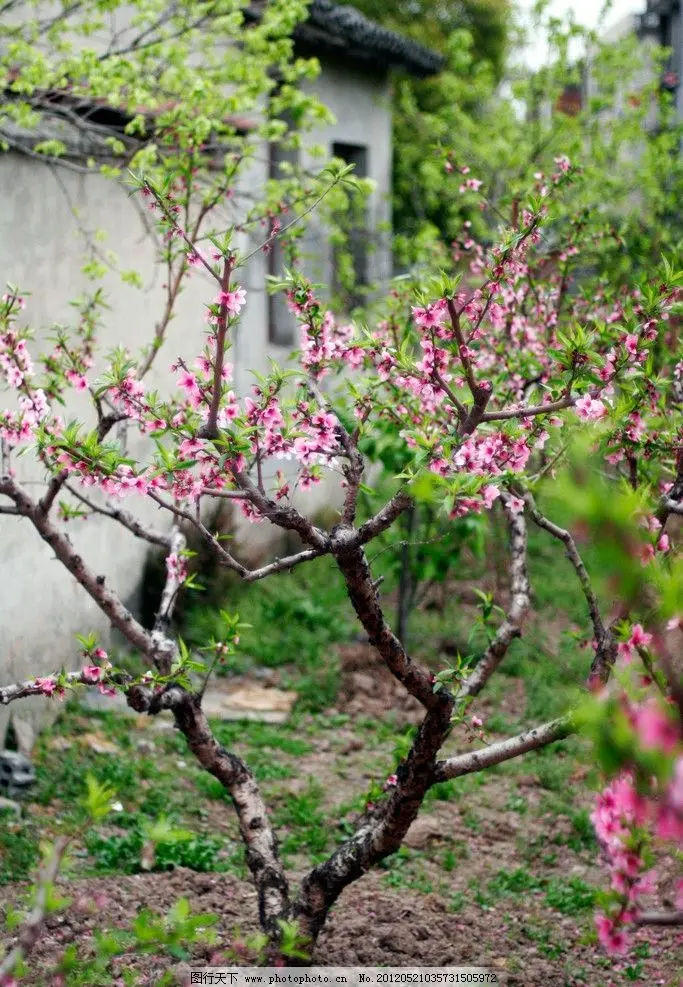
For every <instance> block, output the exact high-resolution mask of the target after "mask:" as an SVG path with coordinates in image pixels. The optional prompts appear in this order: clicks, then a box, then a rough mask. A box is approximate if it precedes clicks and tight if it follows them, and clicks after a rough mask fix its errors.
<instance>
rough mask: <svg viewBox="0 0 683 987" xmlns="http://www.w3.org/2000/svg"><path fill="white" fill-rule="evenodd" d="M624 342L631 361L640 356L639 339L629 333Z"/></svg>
mask: <svg viewBox="0 0 683 987" xmlns="http://www.w3.org/2000/svg"><path fill="white" fill-rule="evenodd" d="M622 342H623V344H624V349H625V350H626V352H627V353H628V355H629V359H631V360H634V359H635V358H636V357H637V356H638V337H637V336H634V335H633V334H632V333H629V334H628V335H626V336H624V337H623V339H622Z"/></svg>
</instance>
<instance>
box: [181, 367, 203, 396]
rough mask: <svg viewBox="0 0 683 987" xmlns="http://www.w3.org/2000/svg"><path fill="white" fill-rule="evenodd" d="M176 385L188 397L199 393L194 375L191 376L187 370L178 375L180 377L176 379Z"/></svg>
mask: <svg viewBox="0 0 683 987" xmlns="http://www.w3.org/2000/svg"><path fill="white" fill-rule="evenodd" d="M177 384H178V387H180V388H181V390H183V391H185V393H186V394H187V395H189V396H194V395H195V394H198V393H199V384H198V383H197V378H196V377H195V375H194V374H191V373H190V372H189V370H186V371H185V372H184V373H182V374H181V375H180V377H178V380H177Z"/></svg>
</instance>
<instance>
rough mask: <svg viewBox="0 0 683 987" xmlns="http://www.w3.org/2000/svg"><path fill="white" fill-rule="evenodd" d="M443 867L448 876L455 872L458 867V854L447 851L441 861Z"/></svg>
mask: <svg viewBox="0 0 683 987" xmlns="http://www.w3.org/2000/svg"><path fill="white" fill-rule="evenodd" d="M441 866H442V867H443V869H444V870H445V871H446V873H447V874H450V873H451V872H452V871H454V870H455V868H456V867H457V866H458V858H457V856H456V854H455V853H454V852H453V850H446V852H445V853H444V855H443V859H442V861H441Z"/></svg>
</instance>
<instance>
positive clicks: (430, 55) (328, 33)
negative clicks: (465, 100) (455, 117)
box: [248, 0, 444, 77]
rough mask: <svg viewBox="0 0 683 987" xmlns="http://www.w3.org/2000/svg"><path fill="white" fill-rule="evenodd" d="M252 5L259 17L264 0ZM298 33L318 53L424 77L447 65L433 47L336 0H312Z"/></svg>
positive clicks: (297, 37)
mask: <svg viewBox="0 0 683 987" xmlns="http://www.w3.org/2000/svg"><path fill="white" fill-rule="evenodd" d="M378 2H381V0H378ZM248 9H249V12H250V13H251V16H253V17H258V16H259V13H260V10H262V9H263V0H255V2H254V3H252V4H251V5H250V8H248ZM294 37H295V39H296V40H297V41H298V42H299V43H300V44H301V45H303V46H305V47H306V48H308V49H311V50H312V51H313V52H314V53H320V54H326V53H327V54H338V55H340V56H341V57H344V58H348V59H352V60H354V61H361V62H365V63H371V64H374V65H379V66H381V67H382V68H389V69H398V70H400V71H403V72H408V73H410V74H411V75H416V76H420V77H422V76H427V75H435V74H436V73H437V72H440V71H441V69H442V68H443V65H444V59H443V57H442V56H441V55H439V54H437V53H436V52H435V51H432V50H431V49H430V48H426V47H425V46H424V45H421V44H418V43H417V42H416V41H412V40H410V38H406V37H404V36H403V35H402V34H397V33H396V32H395V31H390V30H388V29H387V28H385V27H381V26H380V25H379V24H376V23H375V22H374V21H371V20H368V18H367V17H365V16H364V15H363V14H361V12H360V11H359V10H356V8H355V7H348V6H346V5H345V4H338V3H333V0H311V4H310V6H309V8H308V17H307V19H306V20H305V21H304V22H303V23H302V24H299V25H298V26H297V28H296V30H295V31H294Z"/></svg>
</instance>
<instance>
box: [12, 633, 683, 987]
mask: <svg viewBox="0 0 683 987" xmlns="http://www.w3.org/2000/svg"><path fill="white" fill-rule="evenodd" d="M340 659H341V669H342V686H341V690H340V696H339V701H338V709H339V710H341V711H344V712H347V713H349V714H351V715H352V716H354V717H355V716H356V715H362V716H386V714H387V712H389V711H390V712H392V713H393V714H394V715H396V717H397V719H398V720H399V722H401V721H402V722H405V723H410V722H414V721H415V719H416V712H417V711H416V709H415V708H414V707H413V701H412V700H410V699H408V700H406V698H405V696H404V694H403V692H402V690H401V689H400V687H399V688H397V687H396V685H395V683H394V681H393V679H392V678H391V676H389V675H388V673H385V670H384V668H383V666H379V665H378V663H377V660H376V658H375V656H374V652H373V650H372V649H370V648H369V647H368V646H367V645H365V644H357V645H349V646H346V647H345V648H343V649H342V650H341V655H340ZM509 685H510V688H509V689H508V690H507V693H506V695H505V698H504V705H505V707H506V708H509V710H510V711H511V712H512V711H514V710H517V711H519V710H520V709H522V708H523V707H524V705H525V695H524V689H523V686H522V684H521V683H519V682H515V680H510V683H509ZM373 704H374V705H373ZM480 706H481V710H482V711H483V710H485V709H486V704H485V703H482V704H480ZM459 729H460V728H459ZM153 733H154V731H153V730H145V734H146V736H148V737H150V740H149V741H146V743H148V745H149V744H151V745H152V746H153V745H154V743H155V740H154V738H153ZM455 733H456V735H455V737H454V738H453V739H452V740H451V741H450V742H449V747H450V745H451V743H453V744H457V746H459V747H460V749H463V748H466V742H465V737H464V736H463V735H459V733H458V731H456V732H455ZM492 739H493V738H492ZM377 755H378V751H377V750H375V749H374V748H373V740H372V738H371V737H369V736H368V737H366V736H365V734H364V732H363V731H362V730H358V729H355V728H354V724H353V723H350V724H347V725H346V726H345V727H342V728H341V729H339V730H338V731H337V732H336V733H335V734H334V735H333V736H329V735H326V736H320V737H318V738H316V742H315V746H314V750H312V751H311V752H310V753H309V754H307V755H304V756H302V757H297V759H296V766H297V776H296V777H294V778H291V779H288V780H286V781H284V782H278V786H279V792H278V795H279V797H280V798H286V796H287V793H288V792H290V793H294V792H296V791H299V790H300V789H301V787H302V786H305V784H306V779H307V777H308V776H313V777H315V778H316V779H318V780H319V781H320V782H321V784H322V786H323V789H324V790H325V803H326V808H328V809H329V810H330V814H329V818H331V819H334V818H338V816H336V817H335V814H334V806H335V805H338V804H340V803H341V801H342V800H344V799H348V798H349V797H351V796H352V795H354V794H357V792H358V790H359V788H361V789H362V788H363V787H364V786H365V780H364V779H368V778H374V777H376V767H375V766H374V765H375V764H376V761H377ZM277 756H278V757H279V756H280V755H279V754H278V755H277ZM559 756H562V755H559ZM527 770H528V774H524V773H522V772H524V771H527ZM584 775H585V768H583V767H582V765H581V764H579V763H577V765H576V770H574V771H572V773H571V775H570V784H571V785H572V787H573V786H574V785H575V786H576V789H575V792H576V807H577V809H578V808H581V807H585V806H588V805H589V804H590V801H591V796H590V793H589V792H588V791H587V789H586V787H585V786H584V785H583V784H582V782H583V778H584ZM179 780H180V779H179ZM465 780H466V781H468V782H471V787H468V788H465V789H464V791H463V794H461V795H459V796H458V798H457V799H455V800H450V801H438V800H432V801H430V802H429V804H428V805H426V806H425V810H424V813H423V815H422V816H421V817H420V819H419V820H418V822H417V823H416V825H415V827H414V829H413V830H411V833H410V834H409V839H408V841H407V843H408V846H409V847H410V848H411V850H410V856H408V857H406V858H404V860H402V861H399V864H400V865H401V866H400V867H398V868H397V869H396V870H394V869H393V867H392V868H391V869H389V870H378V871H375V872H373V873H371V874H368V875H367V876H366V877H364V878H363V880H362V881H360V882H358V883H357V884H355V885H354V886H353V887H352V888H349V889H347V890H346V891H345V893H344V894H343V895H342V897H341V899H340V900H339V902H338V903H337V904H336V905H335V907H334V909H333V911H332V913H331V916H330V919H329V921H328V923H327V925H326V927H325V929H324V931H323V933H322V935H321V937H320V940H319V943H318V945H317V948H316V951H315V954H314V957H313V962H314V963H316V964H319V965H329V966H398V967H400V966H449V965H451V966H455V965H477V966H488V967H491V968H492V969H493V970H495V971H496V972H497V973H498V975H499V982H500V983H502V984H507V985H510V987H574V985H577V987H578V985H584V987H586V985H587V987H622V985H625V984H627V983H630V982H635V983H638V984H646V985H648V987H649V985H663V987H680V985H681V984H683V980H681V976H680V971H681V969H683V935H681V934H680V933H678V934H676V933H673V934H672V933H671V932H670V931H668V930H654V929H648V930H641V931H639V932H638V933H637V936H636V942H637V943H638V944H639V946H640V950H639V953H640V956H639V958H638V959H635V958H634V957H633V956H631V957H630V958H628V959H625V960H623V961H621V960H617V961H615V960H612V959H607V958H606V957H605V956H604V955H603V954H602V953H601V952H600V951H599V949H598V948H597V946H596V944H595V942H594V939H593V938H591V935H590V932H591V930H592V915H591V912H590V911H588V912H586V911H583V912H581V913H580V914H576V915H571V914H570V915H568V914H565V913H563V912H561V911H556V910H554V909H552V908H549V907H548V904H547V903H546V902H545V900H544V892H543V891H542V890H529V891H525V892H522V893H516V894H507V895H506V894H499V895H491V893H490V887H489V885H490V882H491V880H492V879H493V878H494V877H495V875H496V874H499V873H501V872H502V871H505V872H507V873H510V872H513V871H515V870H517V869H522V868H528V869H529V871H531V872H532V873H533V874H537V873H538V874H542V875H543V877H544V878H546V879H550V880H554V879H558V880H562V879H566V878H568V877H572V876H575V877H576V878H578V879H580V880H583V881H586V882H587V883H589V884H601V883H603V882H604V876H605V875H604V872H603V871H601V869H600V868H599V866H598V863H597V861H596V860H595V858H594V854H593V853H592V852H588V851H585V850H584V851H581V850H576V851H575V850H572V849H570V848H569V847H568V846H567V845H566V843H564V842H563V841H562V839H560V840H559V842H558V841H557V840H555V839H554V838H556V837H562V836H563V835H567V834H568V833H569V832H570V829H571V827H570V821H569V819H568V818H567V816H566V815H562V814H561V813H560V814H557V813H553V812H552V811H551V810H550V809H549V808H548V805H547V799H548V792H547V791H546V790H545V789H544V787H543V785H542V784H541V781H540V779H539V777H538V776H537V774H536V773H535V769H534V761H533V756H532V757H531V758H530V759H528V760H527V761H526V762H525V763H524V767H522V766H521V765H520V770H518V772H517V773H516V774H513V773H494V774H488V775H487V776H486V777H483V776H482V777H479V776H472V777H471V778H470V779H465ZM188 784H191V782H189V781H188ZM520 799H522V800H523V801H524V803H525V805H526V809H525V810H524V812H520V811H517V810H515V808H514V804H515V800H520ZM207 807H208V808H209V810H210V822H211V826H212V827H215V829H214V831H218V830H220V829H222V830H223V831H224V832H226V833H229V834H231V835H232V834H234V837H235V838H236V837H237V832H236V826H235V823H234V819H233V817H232V814H230V813H227V812H226V807H225V804H224V803H213V804H210V805H209V806H207ZM473 810H476V811H473ZM446 855H450V863H449V867H448V868H446V867H444V859H445V857H446ZM289 863H290V869H291V871H292V872H293V873H292V879H293V880H296V879H297V878H300V877H301V876H302V874H303V873H304V872H305V867H306V861H305V859H304V858H303V857H299V855H298V854H297V855H296V856H294V857H291V858H290V861H289ZM670 883H671V879H670V875H667V874H666V873H664V874H663V875H662V882H661V884H660V893H661V892H662V891H663V892H664V895H665V896H666V892H667V891H668V890H669V885H670ZM60 890H62V891H63V892H64V893H66V894H68V896H69V897H70V898H71V899H72V902H73V905H72V907H71V908H69V909H67V910H66V911H65V912H63V913H60V914H57V915H54V916H52V917H51V918H50V919H49V921H48V927H47V930H46V932H45V934H44V935H43V936H42V938H41V941H40V944H39V946H38V948H37V950H36V951H35V953H34V954H33V955H32V957H31V971H32V972H31V974H30V975H29V977H28V978H27V979H26V980H25V981H22V983H25V984H26V985H27V987H28V985H31V987H33V985H38V984H48V985H53V984H54V985H55V987H56V984H57V983H58V982H57V981H54V980H51V979H49V977H47V978H46V973H45V971H47V970H51V969H54V965H55V963H56V962H57V961H58V958H59V956H60V955H61V952H62V950H63V949H64V947H65V946H67V945H68V944H71V943H73V944H74V945H75V946H76V949H77V952H78V954H79V955H81V956H86V955H87V954H88V952H89V951H90V950H91V949H92V941H93V940H92V935H93V931H95V930H97V929H107V928H113V927H121V928H125V927H129V926H130V922H131V919H132V918H133V917H134V916H135V914H136V913H137V912H138V911H139V910H140V909H142V908H152V909H153V910H155V911H159V912H162V913H163V912H165V911H167V910H168V909H169V908H170V907H171V906H172V905H173V904H174V903H175V902H176V901H177V900H178V898H180V897H185V898H187V899H188V900H189V903H190V905H191V908H192V911H193V913H212V914H215V915H217V916H218V924H217V926H216V927H215V928H216V932H217V937H218V938H217V943H218V945H217V946H211V947H209V946H197V947H195V948H194V949H193V954H192V961H193V963H196V964H197V965H204V964H206V963H208V962H210V961H211V962H213V963H214V964H220V963H221V962H226V960H227V961H228V962H230V959H229V957H226V956H225V954H221V953H220V952H219V950H220V948H223V949H226V948H228V947H229V945H230V944H231V943H232V944H233V945H234V944H235V943H236V942H237V941H239V940H240V938H241V937H247V936H248V935H250V934H252V933H254V932H256V931H257V928H256V922H255V918H256V894H255V892H254V890H253V888H252V887H251V885H250V884H249V883H247V882H245V881H242V880H240V879H238V878H237V877H234V876H232V875H228V874H222V873H221V874H201V873H196V872H194V871H190V870H186V869H184V868H178V869H176V870H175V871H173V872H171V873H155V874H140V875H134V876H116V877H97V878H77V879H72V880H67V879H60ZM20 891H21V887H20V886H17V885H14V886H11V885H10V886H7V887H4V888H0V911H1V910H4V909H5V907H6V906H7V905H9V904H14V903H16V900H17V895H18V893H19V892H20ZM480 892H481V893H480ZM660 901H661V898H660ZM1 939H2V937H1V936H0V941H1ZM11 942H12V940H11V938H10V937H7V936H5V942H4V945H6V946H7V945H10V944H11ZM124 967H125V968H126V969H129V970H134V971H135V972H136V974H137V975H138V976H139V977H140V979H139V981H138V983H140V984H141V985H145V987H153V985H156V984H157V983H158V982H159V979H160V978H161V976H162V974H163V973H167V972H169V971H171V972H172V973H173V975H174V977H175V982H176V983H177V984H178V985H182V987H184V984H189V964H188V962H179V961H177V960H173V959H169V958H161V957H158V956H135V957H126V958H125V959H123V960H121V961H119V967H118V970H119V971H120V970H121V969H122V968H124ZM41 978H42V979H41ZM103 982H104V981H103ZM111 982H112V983H113V984H114V985H115V987H123V984H124V981H123V979H122V977H121V975H120V972H117V968H115V970H114V979H113V981H111Z"/></svg>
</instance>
